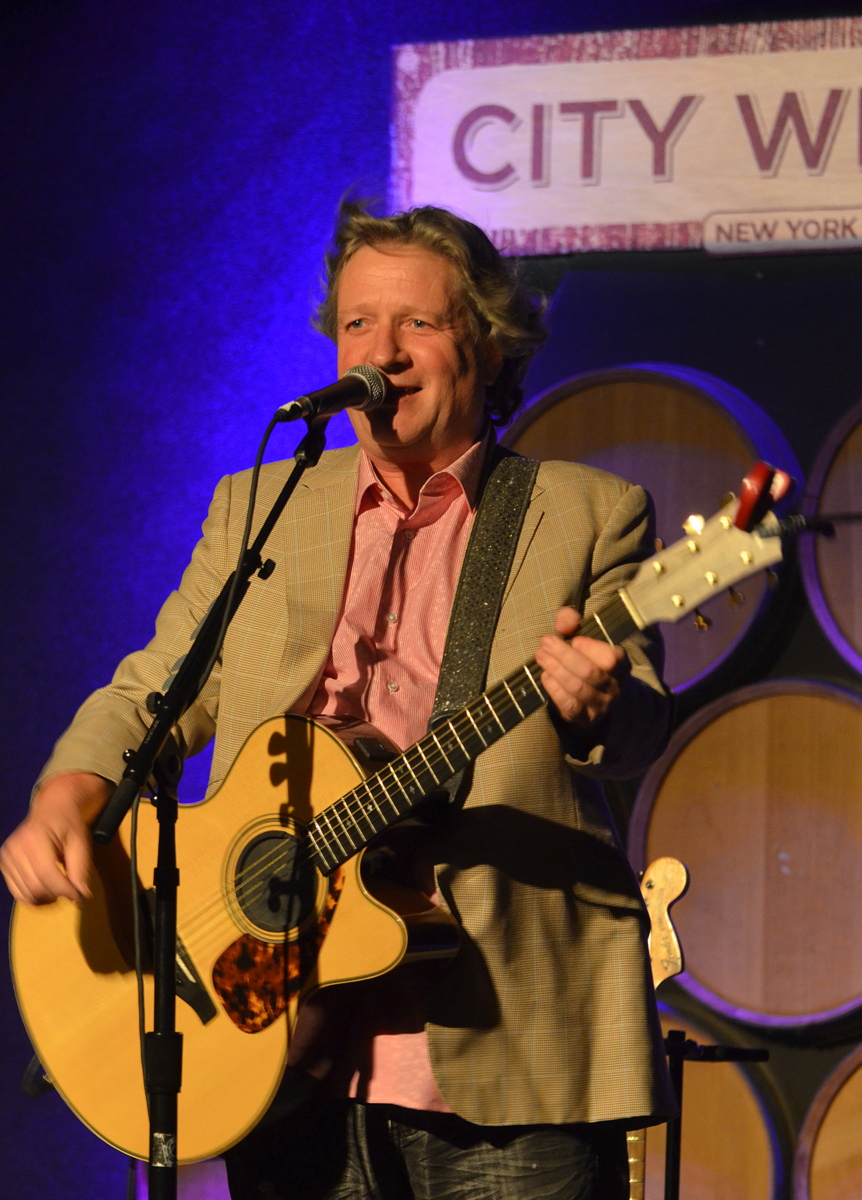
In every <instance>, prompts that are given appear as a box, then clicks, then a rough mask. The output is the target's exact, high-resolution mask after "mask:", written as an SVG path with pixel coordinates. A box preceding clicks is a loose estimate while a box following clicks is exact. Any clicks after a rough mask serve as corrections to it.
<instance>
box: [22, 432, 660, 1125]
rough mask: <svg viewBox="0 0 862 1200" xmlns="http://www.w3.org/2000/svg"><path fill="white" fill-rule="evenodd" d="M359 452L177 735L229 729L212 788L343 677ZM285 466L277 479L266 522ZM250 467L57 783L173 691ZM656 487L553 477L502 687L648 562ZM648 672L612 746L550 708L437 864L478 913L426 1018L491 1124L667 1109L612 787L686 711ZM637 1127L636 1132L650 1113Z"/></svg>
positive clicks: (646, 666) (511, 611)
mask: <svg viewBox="0 0 862 1200" xmlns="http://www.w3.org/2000/svg"><path fill="white" fill-rule="evenodd" d="M357 459H358V451H357V449H356V448H355V447H354V448H351V449H347V450H333V451H329V452H328V453H327V454H325V455H324V457H323V459H322V460H321V463H320V465H319V466H318V467H316V468H314V469H313V470H311V471H309V472H307V473H306V475H305V477H304V479H303V482H302V484H301V485H300V487H299V489H298V490H297V492H296V494H295V496H294V497H293V499H292V500H291V501H290V503H289V504H288V506H287V508H286V510H285V512H284V514H283V516H282V517H281V519H280V521H279V524H278V526H277V528H276V531H275V532H274V533H273V535H272V537H271V538H270V541H269V544H268V545H267V548H266V552H265V556H266V557H270V558H272V559H274V560H275V562H276V570H275V572H274V574H273V575H272V577H271V578H270V579H269V580H267V581H265V582H264V581H262V580H260V579H258V578H256V577H255V578H254V579H253V581H252V584H251V587H250V590H249V593H248V595H247V596H246V598H245V600H244V601H243V604H242V605H241V607H240V609H239V612H238V614H237V617H236V618H235V620H234V622H233V624H232V626H231V628H230V630H229V632H228V636H227V639H226V642H225V646H224V651H223V656H222V660H223V661H222V665H220V666H219V667H217V669H216V671H215V672H214V674H213V676H212V678H211V679H210V681H209V683H208V684H207V687H206V689H205V691H204V692H203V694H202V696H201V697H200V699H199V701H198V703H197V704H196V705H195V706H194V707H193V708H192V709H191V710H190V711H189V712H188V713H187V714H186V716H185V717H184V718H183V720H182V723H181V735H182V740H183V742H184V749H185V751H186V752H187V753H189V754H194V753H196V752H197V751H199V750H200V749H202V747H203V746H204V745H205V744H206V743H207V741H208V740H209V739H210V738H211V737H212V736H213V735H215V738H216V744H215V752H214V759H213V774H212V780H211V785H210V790H211V791H212V790H214V789H215V788H216V787H217V786H218V784H219V783H220V782H221V780H222V779H223V778H224V776H225V774H226V772H227V770H228V768H229V766H230V764H231V762H232V761H233V758H234V756H235V755H236V753H237V752H238V750H239V748H240V747H241V745H242V743H243V741H244V740H245V738H246V737H247V735H248V734H249V733H250V731H251V730H252V729H253V728H254V727H255V726H256V725H257V724H259V723H260V722H261V721H263V720H265V719H266V718H268V717H271V716H273V715H275V714H278V713H280V712H284V711H286V710H288V709H298V710H300V711H301V710H302V708H303V706H304V705H305V704H306V703H307V702H308V699H309V698H310V697H311V695H313V692H314V689H315V687H316V684H317V681H318V679H319V677H320V674H321V672H322V671H323V668H324V666H325V663H326V659H327V656H328V652H329V646H330V642H331V639H332V635H333V632H334V629H335V624H336V621H337V618H338V614H339V607H340V604H341V597H342V591H343V587H344V580H345V573H346V569H347V562H348V555H349V551H350V542H351V532H352V527H353V514H354V502H355V490H356V465H357ZM289 467H290V464H289V463H275V464H271V465H269V466H266V467H264V469H263V474H262V477H261V487H260V493H259V499H258V508H257V511H258V513H259V514H261V515H260V517H259V519H260V520H262V519H263V515H265V514H266V512H268V510H269V508H270V506H271V504H272V503H273V501H274V500H275V497H276V495H277V493H278V491H279V490H280V488H281V486H282V484H283V482H284V480H285V478H286V475H287V472H288V470H289ZM248 484H249V475H248V473H247V472H246V473H243V474H241V475H237V476H233V477H227V478H225V479H223V480H222V481H221V483H220V484H219V486H218V488H217V489H216V493H215V496H214V498H213V502H212V506H211V508H210V513H209V516H208V517H207V520H206V522H205V524H204V531H203V538H202V540H201V541H200V542H199V543H198V546H197V547H196V549H195V552H194V555H193V557H192V561H191V563H190V565H189V567H188V568H187V570H186V571H185V573H184V575H183V579H182V582H181V584H180V587H179V590H178V591H176V592H174V593H173V594H172V595H171V596H170V597H169V598H168V600H167V601H166V603H165V605H164V607H163V608H162V611H161V613H160V614H159V617H158V621H157V626H156V634H155V637H154V638H153V641H152V642H151V643H150V644H149V646H147V648H146V649H145V650H142V651H139V652H138V653H136V654H132V655H130V656H129V657H128V658H126V659H124V660H123V661H122V662H121V663H120V665H119V667H118V669H117V672H116V675H115V677H114V679H113V681H112V683H111V684H110V685H109V686H108V687H106V688H103V689H101V690H100V691H99V692H96V693H95V694H94V695H93V696H91V697H90V699H89V700H87V701H86V702H85V703H84V705H83V706H82V707H81V709H80V710H79V712H78V714H77V715H76V717H75V719H74V721H73V723H72V725H71V727H70V728H69V729H68V730H67V732H66V733H65V734H64V735H63V736H62V737H61V739H60V741H59V742H58V743H57V746H56V747H55V750H54V753H53V755H52V757H51V759H50V761H49V762H48V763H47V765H46V767H45V769H44V771H43V773H42V779H45V778H46V777H48V776H49V775H53V774H55V773H57V772H59V771H63V770H85V771H93V772H95V773H97V774H100V775H103V776H105V777H106V778H108V779H114V780H116V779H118V778H119V776H120V774H121V772H122V763H121V759H120V755H121V753H122V751H123V750H124V749H125V748H126V747H127V746H130V745H134V744H137V742H138V741H139V740H140V737H141V736H142V734H143V732H144V729H145V727H146V725H147V724H148V721H149V718H147V717H146V713H145V709H144V700H145V697H146V695H147V693H149V692H150V691H152V690H154V689H159V690H162V689H163V688H164V686H165V682H166V678H167V677H168V675H169V674H170V670H171V667H172V665H173V664H174V663H175V662H176V660H177V659H178V658H179V657H180V656H181V655H182V654H184V653H185V652H186V650H187V649H188V645H189V639H190V637H191V635H192V634H193V632H194V630H195V628H196V626H197V624H198V622H199V621H200V619H201V617H202V616H203V614H204V613H205V611H206V609H207V607H208V605H209V604H210V602H211V601H212V599H213V598H214V597H215V596H216V595H217V593H218V591H219V589H220V587H221V585H222V582H223V580H224V579H225V577H226V576H227V575H228V574H229V572H230V571H231V570H232V569H233V567H234V565H235V562H236V557H237V554H238V551H239V537H240V534H241V531H242V526H243V521H244V516H245V507H246V501H247V496H248ZM647 526H648V509H647V501H646V498H645V495H644V493H643V491H642V490H641V489H640V488H637V487H630V486H629V485H628V484H625V483H623V482H622V481H621V480H619V479H616V478H614V477H613V476H611V475H607V474H605V473H604V472H601V471H596V470H593V469H591V468H588V467H581V466H577V465H574V464H571V463H545V464H543V465H542V467H541V469H540V471H539V475H538V478H537V481H536V485H535V487H534V490H533V495H532V499H531V502H530V506H529V508H528V511H527V516H526V520H525V522H524V527H523V530H522V533H521V537H520V540H519V544H518V549H517V553H516V556H515V561H514V564H513V567H512V572H511V577H510V579H509V582H508V585H507V593H506V597H505V599H504V603H503V607H502V611H501V614H500V620H499V625H498V628H497V631H496V636H495V639H494V644H493V649H492V655H491V665H490V669H489V681H491V682H493V681H494V680H496V679H499V678H500V677H502V676H504V675H506V674H508V673H510V672H511V671H513V670H515V669H516V668H517V667H519V666H520V665H521V664H522V663H523V662H525V661H527V660H528V659H530V658H531V657H532V655H533V654H534V653H535V650H536V647H537V644H538V640H539V638H540V637H541V635H542V634H543V633H545V632H547V631H548V630H549V629H550V628H551V624H552V620H553V615H554V613H555V612H556V610H557V609H558V608H559V607H560V606H561V605H563V604H568V603H571V604H574V605H575V607H577V608H579V609H581V610H582V611H583V610H585V611H586V612H587V613H589V612H590V611H591V610H592V609H593V608H595V607H596V606H597V605H598V604H599V603H600V602H601V601H602V600H603V599H604V598H605V597H607V596H609V595H611V594H613V592H614V591H615V589H616V588H618V587H619V586H621V585H622V583H623V582H624V581H625V580H626V579H627V578H628V577H629V576H630V574H631V573H632V571H633V569H634V563H635V562H636V561H637V560H638V559H639V558H641V557H643V555H644V553H645V551H646V549H648V546H647V542H646V538H647ZM626 649H627V651H628V654H629V657H630V659H631V661H632V665H633V675H632V679H631V680H630V681H629V683H628V684H627V685H626V687H625V689H624V691H623V694H622V696H621V698H620V700H619V701H618V702H617V704H616V706H615V708H614V710H613V715H612V718H611V719H610V720H609V721H608V722H607V725H606V728H605V729H604V730H603V731H602V742H601V744H598V745H583V744H579V743H578V740H577V738H576V737H575V736H574V735H570V736H568V738H567V745H566V749H567V750H568V751H570V753H569V754H568V755H565V754H564V753H563V750H562V749H561V740H560V736H559V735H558V732H557V731H556V729H555V728H554V726H553V724H552V721H551V717H550V715H549V713H548V711H547V710H542V711H540V712H537V713H534V714H533V716H531V717H529V718H528V719H527V720H526V721H525V722H523V723H522V724H521V725H520V726H519V727H518V728H517V729H515V730H514V731H513V732H512V733H511V734H510V735H509V736H508V737H507V738H504V739H503V740H502V741H500V742H498V743H497V744H496V745H495V746H493V747H491V748H490V749H489V750H488V751H487V752H486V753H485V754H484V755H483V756H482V757H481V758H480V759H479V761H478V763H477V767H476V772H475V778H474V782H473V786H472V789H471V791H470V794H469V796H468V798H467V801H466V804H465V807H464V810H463V812H462V813H461V815H460V816H459V817H458V818H457V819H456V821H455V822H453V825H452V828H451V832H450V833H449V834H448V835H447V836H446V837H445V839H444V841H443V844H442V849H441V851H440V853H439V855H438V857H439V865H438V868H437V881H438V890H439V894H440V896H441V897H442V900H443V902H445V903H446V904H447V905H448V906H449V907H450V908H451V910H452V912H453V913H455V914H456V916H457V917H458V918H459V920H460V921H461V923H462V925H463V928H464V933H465V937H464V944H463V949H462V950H461V952H460V953H459V955H458V956H457V958H456V959H455V961H454V963H453V964H452V966H451V967H450V968H448V969H447V970H446V971H445V972H443V973H441V977H440V982H439V984H438V986H437V988H436V991H435V993H434V995H433V996H432V999H431V1008H430V1016H431V1018H432V1020H431V1023H429V1025H428V1032H429V1043H430V1050H431V1058H432V1064H433V1068H434V1073H435V1076H436V1078H437V1082H438V1085H439V1087H440V1090H441V1092H442V1094H443V1096H444V1097H445V1099H446V1100H447V1102H448V1103H449V1104H450V1105H451V1107H452V1108H453V1109H454V1110H455V1112H457V1113H459V1114H460V1115H461V1116H463V1117H465V1118H467V1119H468V1120H470V1121H474V1122H477V1123H480V1124H501V1125H509V1124H530V1123H535V1122H553V1123H558V1122H568V1121H600V1120H610V1119H616V1118H625V1119H635V1118H638V1117H645V1116H648V1115H649V1114H656V1113H666V1112H668V1111H670V1108H671V1105H670V1103H669V1100H668V1084H667V1078H666V1072H665V1066H664V1057H663V1054H662V1052H661V1048H660V1034H659V1029H658V1022H657V1019H656V1014H655V1006H654V1000H653V995H652V985H651V982H650V979H649V971H648V963H647V957H646V949H645V917H644V910H643V907H642V904H641V900H640V894H639V890H638V886H637V883H636V880H635V878H634V876H633V874H632V872H631V870H630V869H629V867H628V865H627V863H626V861H625V858H624V855H623V853H622V850H621V849H620V847H619V845H618V843H617V841H616V838H615V835H614V834H613V832H612V829H611V823H610V820H609V817H608V813H607V809H606V807H605V802H604V798H603V795H602V792H601V787H600V785H599V784H598V783H597V779H599V778H601V777H615V776H617V777H619V776H625V775H629V774H632V773H634V772H636V771H638V770H640V769H642V768H643V767H644V766H646V765H647V763H648V762H649V761H650V760H651V759H652V758H653V757H655V755H656V754H657V753H658V752H659V751H660V750H661V748H662V746H663V743H664V740H665V738H666V735H667V729H668V724H669V719H670V716H669V707H670V706H669V702H668V700H667V698H666V697H665V695H664V694H663V692H662V691H661V687H660V684H659V683H658V680H657V677H656V675H655V673H654V670H653V665H652V664H651V659H655V656H656V654H657V653H658V652H657V649H656V646H655V644H654V643H650V642H649V641H648V640H647V639H646V638H644V637H641V636H638V637H637V638H633V639H632V640H631V641H630V642H629V643H627V644H626ZM634 1123H637V1122H636V1121H635V1122H634Z"/></svg>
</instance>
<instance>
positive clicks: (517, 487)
mask: <svg viewBox="0 0 862 1200" xmlns="http://www.w3.org/2000/svg"><path fill="white" fill-rule="evenodd" d="M538 471H539V463H538V462H537V461H536V460H535V459H532V458H524V457H523V455H521V454H515V452H514V451H512V450H507V449H506V448H505V447H504V446H495V447H494V449H493V450H492V451H491V454H490V455H489V461H488V465H487V469H486V472H485V481H484V486H483V488H482V491H481V496H480V500H479V507H478V510H477V512H476V517H475V520H474V521H473V528H472V530H471V532H470V540H469V541H468V543H467V550H466V552H465V554H464V562H463V564H462V566H461V574H460V576H459V579H458V587H457V589H456V592H455V599H454V601H453V602H452V612H451V615H450V617H449V628H448V630H447V632H446V644H445V647H444V650H443V661H442V663H441V664H440V675H439V678H438V680H437V692H436V694H435V697H434V708H433V710H432V713H431V719H430V721H429V722H428V728H429V730H430V729H433V727H434V726H435V725H437V724H438V723H439V722H440V721H443V720H446V719H447V718H448V717H451V716H452V715H453V714H454V713H456V712H457V711H458V710H459V709H461V708H463V707H464V706H465V705H466V704H468V703H469V702H470V701H471V700H473V699H474V698H475V697H476V696H478V695H479V693H480V692H482V691H484V689H485V682H486V676H487V674H488V663H489V661H490V658H491V642H492V641H493V639H494V633H495V631H496V628H497V621H498V619H499V616H500V609H501V607H502V605H503V594H504V592H505V590H506V583H507V582H508V579H509V572H510V571H511V569H512V563H513V561H514V559H515V549H516V547H517V545H518V538H519V537H520V534H521V529H522V527H523V524H524V517H525V516H526V514H527V506H528V505H529V503H530V497H531V495H532V494H533V485H534V484H535V482H536V475H537V474H538ZM464 774H465V772H463V771H461V772H459V774H458V775H456V776H455V777H454V778H453V779H450V780H449V782H448V783H446V784H444V790H445V791H446V792H447V793H448V795H449V799H450V801H454V800H455V798H456V794H457V793H458V792H459V790H460V789H461V785H462V783H463V778H464Z"/></svg>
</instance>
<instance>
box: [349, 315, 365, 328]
mask: <svg viewBox="0 0 862 1200" xmlns="http://www.w3.org/2000/svg"><path fill="white" fill-rule="evenodd" d="M363 324H364V322H363V320H362V317H356V318H355V319H354V320H353V321H348V322H347V328H348V329H361V328H362V326H363Z"/></svg>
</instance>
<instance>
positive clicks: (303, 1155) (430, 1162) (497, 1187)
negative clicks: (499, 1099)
mask: <svg viewBox="0 0 862 1200" xmlns="http://www.w3.org/2000/svg"><path fill="white" fill-rule="evenodd" d="M225 1159H226V1162H227V1172H228V1181H229V1184H230V1194H231V1197H232V1200H628V1195H629V1183H628V1156H627V1151H626V1135H625V1131H624V1130H623V1129H622V1128H621V1127H620V1126H618V1125H616V1124H615V1123H607V1124H598V1125H516V1126H500V1125H492V1126H486V1125H473V1124H471V1123H470V1122H469V1121H465V1120H463V1119H462V1118H461V1117H457V1116H454V1115H450V1114H448V1113H427V1112H417V1111H415V1110H413V1109H406V1108H397V1107H395V1106H394V1105H388V1104H367V1105H366V1104H359V1103H355V1102H352V1101H328V1102H326V1103H325V1104H324V1105H322V1106H321V1108H320V1110H319V1112H318V1114H317V1115H316V1117H315V1119H313V1120H309V1119H308V1118H307V1117H301V1118H299V1119H298V1120H297V1122H295V1123H291V1124H290V1125H288V1126H281V1127H280V1128H278V1127H277V1128H269V1129H264V1130H261V1131H258V1130H255V1131H254V1132H253V1133H252V1134H251V1135H250V1136H249V1137H248V1138H246V1139H245V1140H244V1141H243V1142H241V1143H240V1144H239V1145H238V1146H236V1147H234V1149H233V1150H230V1151H228V1152H227V1153H226V1155H225Z"/></svg>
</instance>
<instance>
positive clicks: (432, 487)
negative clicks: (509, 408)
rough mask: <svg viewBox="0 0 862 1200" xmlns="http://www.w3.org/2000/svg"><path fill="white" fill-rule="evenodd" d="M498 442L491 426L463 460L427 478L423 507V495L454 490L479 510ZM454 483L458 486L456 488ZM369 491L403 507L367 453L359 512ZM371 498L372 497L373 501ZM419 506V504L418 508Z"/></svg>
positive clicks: (360, 478) (361, 463) (361, 473)
mask: <svg viewBox="0 0 862 1200" xmlns="http://www.w3.org/2000/svg"><path fill="white" fill-rule="evenodd" d="M493 442H494V430H493V427H492V426H490V425H489V427H488V429H487V430H486V432H485V434H484V436H483V437H482V438H481V439H480V441H478V442H474V443H473V445H472V446H470V448H469V449H468V450H465V451H464V453H463V454H462V455H461V457H460V458H457V459H456V460H455V462H453V463H450V464H449V466H448V467H444V468H443V469H442V470H441V471H437V472H435V474H433V475H431V476H430V478H428V479H426V480H425V482H424V483H423V484H422V487H421V488H420V490H419V503H420V504H421V502H422V498H423V496H425V497H430V496H433V495H441V494H443V493H445V492H447V491H450V490H451V491H452V493H453V495H454V494H457V491H459V490H460V491H461V492H463V494H464V496H465V497H466V498H467V503H468V504H469V505H470V508H471V509H475V507H476V499H477V495H478V491H479V481H480V479H481V478H482V468H483V467H484V465H485V459H486V457H487V454H488V451H489V449H490V447H491V445H492V444H493ZM452 480H454V482H455V484H456V485H457V487H456V488H453V487H452V482H451V481H452ZM369 488H370V489H371V492H372V495H373V497H374V500H375V501H377V502H379V501H380V500H381V499H382V500H388V501H389V502H390V503H392V504H395V505H397V506H398V507H401V504H400V502H399V501H398V500H396V499H395V497H394V496H393V495H392V494H391V492H390V491H389V489H388V488H387V487H386V485H385V484H384V483H383V482H382V480H381V479H380V476H379V475H378V473H377V471H376V470H375V468H374V464H373V462H372V461H371V459H370V458H369V457H368V455H367V454H366V453H365V451H364V450H363V451H362V452H361V454H360V456H359V475H358V479H357V488H356V511H357V512H359V510H360V507H362V505H363V502H366V503H367V501H366V494H367V493H368V490H369ZM370 499H371V498H370V497H369V500H370ZM417 507H418V505H417Z"/></svg>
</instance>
